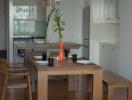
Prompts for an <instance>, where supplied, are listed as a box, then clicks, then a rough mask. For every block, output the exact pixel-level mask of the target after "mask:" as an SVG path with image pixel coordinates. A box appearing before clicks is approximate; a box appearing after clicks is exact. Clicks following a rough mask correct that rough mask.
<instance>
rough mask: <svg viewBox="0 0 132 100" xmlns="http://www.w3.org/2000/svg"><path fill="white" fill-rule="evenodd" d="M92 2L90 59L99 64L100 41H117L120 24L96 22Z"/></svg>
mask: <svg viewBox="0 0 132 100" xmlns="http://www.w3.org/2000/svg"><path fill="white" fill-rule="evenodd" d="M92 2H93V0H91V1H90V4H91V17H90V18H91V19H90V21H91V22H90V60H91V61H92V62H94V63H96V64H99V43H100V42H110V43H111V42H112V43H113V42H114V43H115V44H116V43H117V36H118V35H119V34H118V33H119V31H118V30H119V29H118V27H119V25H118V24H108V23H94V22H93V16H92V15H93V14H92V13H93V12H92V6H93V5H92Z"/></svg>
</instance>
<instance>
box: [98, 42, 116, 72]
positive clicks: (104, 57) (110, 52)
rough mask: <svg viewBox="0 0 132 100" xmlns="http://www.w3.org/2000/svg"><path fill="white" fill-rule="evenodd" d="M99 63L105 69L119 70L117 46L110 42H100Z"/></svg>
mask: <svg viewBox="0 0 132 100" xmlns="http://www.w3.org/2000/svg"><path fill="white" fill-rule="evenodd" d="M99 63H100V65H101V66H102V68H103V69H104V70H110V71H113V72H117V67H118V65H117V63H118V51H117V47H116V46H114V45H110V44H105V43H100V56H99Z"/></svg>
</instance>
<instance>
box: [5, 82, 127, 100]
mask: <svg viewBox="0 0 132 100" xmlns="http://www.w3.org/2000/svg"><path fill="white" fill-rule="evenodd" d="M117 92H118V93H117V96H116V97H115V99H114V100H126V98H125V97H126V93H125V92H126V91H125V92H124V90H123V91H122V90H117ZM6 100H27V98H26V91H25V90H22V89H15V90H14V89H10V90H8V91H7V93H6ZM33 100H37V99H36V93H33ZM49 100H91V93H90V92H86V91H83V92H82V91H81V92H73V91H70V92H69V91H68V82H67V80H50V81H49ZM105 100H106V99H105Z"/></svg>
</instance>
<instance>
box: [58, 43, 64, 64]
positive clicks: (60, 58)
mask: <svg viewBox="0 0 132 100" xmlns="http://www.w3.org/2000/svg"><path fill="white" fill-rule="evenodd" d="M58 61H59V64H61V63H62V62H63V61H64V42H62V41H61V42H60V44H59V54H58Z"/></svg>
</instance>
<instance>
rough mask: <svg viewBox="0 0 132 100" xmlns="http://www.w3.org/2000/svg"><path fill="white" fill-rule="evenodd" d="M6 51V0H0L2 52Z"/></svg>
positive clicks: (0, 46) (0, 45) (0, 47)
mask: <svg viewBox="0 0 132 100" xmlns="http://www.w3.org/2000/svg"><path fill="white" fill-rule="evenodd" d="M5 49H6V33H5V0H0V50H5Z"/></svg>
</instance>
